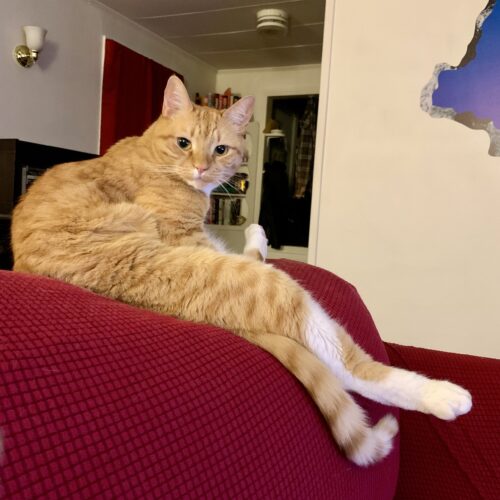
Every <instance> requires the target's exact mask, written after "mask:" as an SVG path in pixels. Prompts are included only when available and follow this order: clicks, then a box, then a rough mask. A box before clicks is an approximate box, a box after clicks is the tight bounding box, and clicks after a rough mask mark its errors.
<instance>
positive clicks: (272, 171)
mask: <svg viewBox="0 0 500 500" xmlns="http://www.w3.org/2000/svg"><path fill="white" fill-rule="evenodd" d="M288 196H289V194H288V176H287V175H286V165H285V164H284V163H283V162H280V161H274V162H272V163H271V162H268V163H266V164H265V165H264V174H263V176H262V202H261V206H260V215H259V224H260V225H261V226H262V227H263V228H264V231H265V232H266V237H267V239H268V241H269V245H271V248H275V249H278V250H279V249H280V248H281V246H282V245H284V244H285V239H286V233H287V214H288Z"/></svg>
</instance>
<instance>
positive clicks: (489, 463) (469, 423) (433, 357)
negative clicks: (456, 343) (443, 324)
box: [386, 344, 500, 500]
mask: <svg viewBox="0 0 500 500" xmlns="http://www.w3.org/2000/svg"><path fill="white" fill-rule="evenodd" d="M386 347H387V351H388V353H389V355H390V358H391V362H392V364H393V365H394V366H399V367H401V368H406V369H409V370H415V371H420V372H422V373H425V374H427V375H429V376H432V377H434V378H440V379H448V380H451V381H452V382H455V383H457V384H460V385H463V386H464V387H466V388H467V389H468V390H469V391H470V392H471V393H472V398H473V407H472V410H471V412H470V413H468V414H467V415H464V416H462V417H460V418H458V419H457V420H456V421H454V422H443V421H442V420H439V419H437V418H435V417H432V416H428V415H422V414H421V413H417V412H409V411H401V420H400V423H401V436H402V437H401V465H400V474H399V481H398V489H397V496H396V498H398V499H401V500H413V499H414V500H421V499H423V498H425V499H426V500H434V499H436V500H438V499H439V500H446V499H450V500H452V499H453V500H456V499H460V500H469V499H471V500H472V499H478V498H482V499H492V500H493V499H497V498H500V417H499V409H500V360H497V359H489V358H481V357H476V356H466V355H460V354H451V353H447V352H440V351H433V350H429V349H420V348H418V349H417V348H415V347H405V346H399V345H396V344H386Z"/></svg>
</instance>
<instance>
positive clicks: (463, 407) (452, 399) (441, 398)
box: [420, 380, 472, 420]
mask: <svg viewBox="0 0 500 500" xmlns="http://www.w3.org/2000/svg"><path fill="white" fill-rule="evenodd" d="M421 404H422V408H420V411H423V412H424V413H430V414H432V415H434V416H436V417H438V418H441V419H443V420H453V419H455V418H457V417H458V416H459V415H464V414H465V413H468V412H469V411H470V409H471V408H472V396H471V395H470V392H469V391H467V390H466V389H464V388H463V387H460V386H459V385H456V384H452V383H451V382H447V381H445V380H429V381H428V382H427V383H426V384H425V385H424V387H423V390H422V400H421Z"/></svg>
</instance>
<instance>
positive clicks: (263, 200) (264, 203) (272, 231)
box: [258, 94, 318, 261]
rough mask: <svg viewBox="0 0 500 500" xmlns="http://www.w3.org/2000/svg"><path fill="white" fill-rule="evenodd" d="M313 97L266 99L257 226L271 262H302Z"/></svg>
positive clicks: (310, 172) (310, 173) (312, 138)
mask: <svg viewBox="0 0 500 500" xmlns="http://www.w3.org/2000/svg"><path fill="white" fill-rule="evenodd" d="M317 111H318V94H308V95H292V96H290V95H287V96H270V97H268V101H267V112H266V126H265V128H264V164H263V174H262V186H261V190H260V192H261V197H260V200H259V204H258V206H259V224H260V225H261V226H262V227H263V228H264V230H265V231H266V236H267V239H268V242H269V245H270V247H271V248H270V253H269V256H270V257H288V258H293V259H296V260H304V261H305V260H306V259H307V246H308V239H309V224H310V216H311V194H312V178H313V166H314V151H315V139H316V123H317Z"/></svg>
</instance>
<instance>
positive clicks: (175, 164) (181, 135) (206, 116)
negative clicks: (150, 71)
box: [154, 76, 254, 194]
mask: <svg viewBox="0 0 500 500" xmlns="http://www.w3.org/2000/svg"><path fill="white" fill-rule="evenodd" d="M253 106H254V98H253V97H250V96H247V97H243V98H242V99H240V100H239V101H237V102H236V103H234V104H233V105H232V106H231V107H230V108H229V109H226V110H224V111H221V110H216V109H213V108H209V107H206V106H197V105H194V104H193V103H192V102H191V100H190V99H189V95H188V93H187V91H186V88H185V87H184V84H183V83H182V81H181V80H180V79H179V78H177V77H176V76H171V77H170V78H169V80H168V82H167V86H166V88H165V94H164V100H163V110H162V116H161V117H160V119H159V120H158V122H157V123H156V126H155V127H154V134H155V137H154V147H155V149H156V153H157V157H159V158H160V160H161V163H162V166H161V168H162V170H163V171H164V172H165V173H168V174H169V175H173V176H175V177H177V178H179V179H181V180H183V181H184V182H185V183H186V184H189V185H190V186H192V187H194V188H196V189H198V190H200V191H204V192H205V193H207V194H208V193H209V192H210V191H211V190H212V189H213V188H214V187H215V186H217V185H219V184H221V183H222V182H225V181H226V180H228V179H229V178H230V177H231V176H232V175H233V174H234V173H235V172H236V170H237V169H238V167H239V166H240V164H241V162H242V161H243V160H244V159H245V158H246V155H247V151H246V147H245V130H246V126H247V124H248V122H249V121H250V118H251V117H252V112H253Z"/></svg>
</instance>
